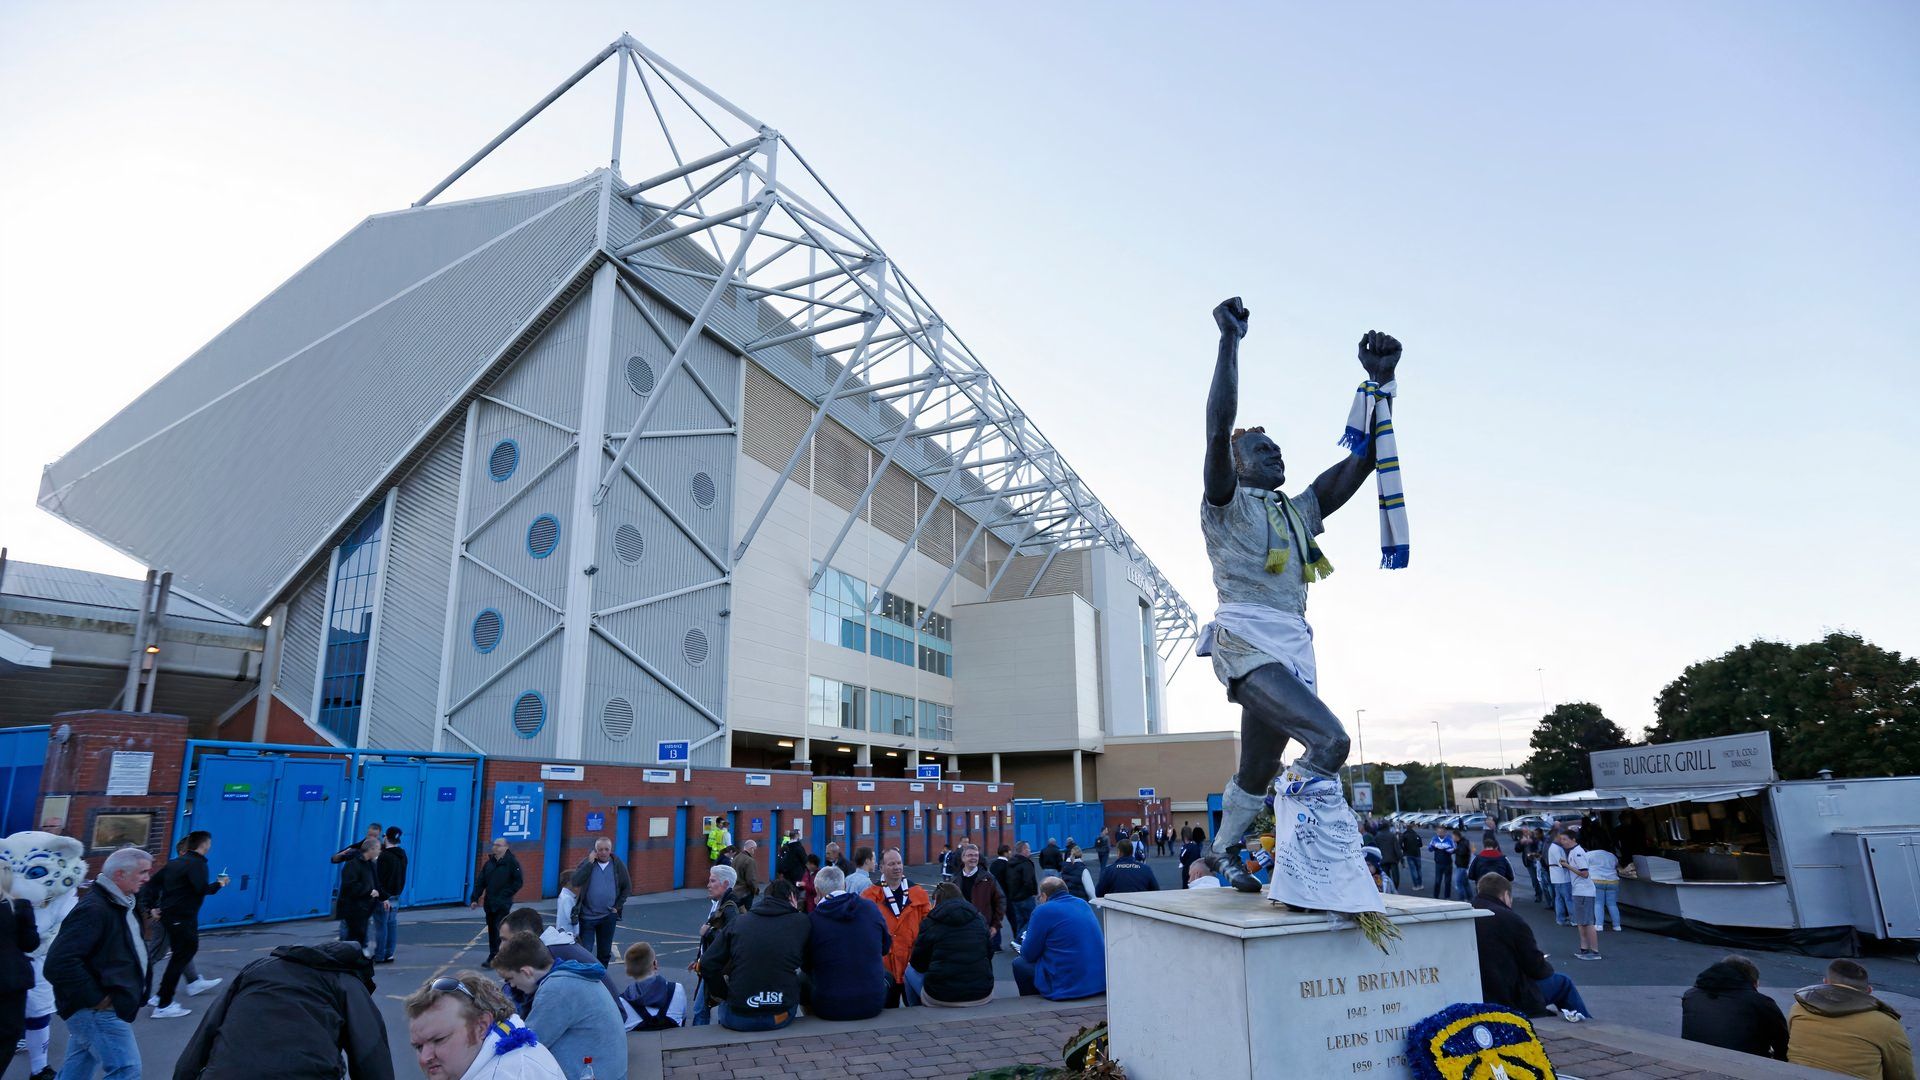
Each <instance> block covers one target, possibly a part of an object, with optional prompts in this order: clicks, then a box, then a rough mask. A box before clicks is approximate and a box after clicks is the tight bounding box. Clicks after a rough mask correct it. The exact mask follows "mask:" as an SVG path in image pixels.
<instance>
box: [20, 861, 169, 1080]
mask: <svg viewBox="0 0 1920 1080" xmlns="http://www.w3.org/2000/svg"><path fill="white" fill-rule="evenodd" d="M152 874H153V856H151V855H149V854H147V853H146V852H144V851H141V850H140V849H139V848H121V849H120V850H119V851H116V852H114V853H113V854H111V855H109V856H107V861H106V862H105V863H103V864H101V867H100V876H99V877H97V878H95V879H94V881H93V888H91V889H88V890H87V894H86V895H85V896H82V897H81V898H80V902H79V903H77V904H75V905H74V906H73V910H72V911H70V912H68V913H67V917H66V920H65V921H63V922H62V923H61V924H60V934H59V936H58V937H56V938H54V939H53V947H52V948H50V949H49V950H48V951H47V960H46V965H45V967H44V968H43V971H44V974H45V975H46V979H47V982H49V983H51V984H52V985H53V1003H54V1011H56V1012H58V1013H59V1014H60V1018H61V1019H63V1020H65V1021H66V1022H67V1060H66V1064H64V1065H62V1066H61V1068H60V1071H61V1072H62V1073H63V1074H66V1075H69V1076H78V1077H85V1078H89V1080H90V1078H91V1077H92V1076H93V1071H94V1069H95V1068H102V1069H105V1070H106V1072H107V1074H108V1075H110V1076H122V1075H131V1076H136V1077H137V1076H139V1075H140V1047H139V1046H138V1045H137V1044H136V1043H135V1042H134V1039H133V1019H134V1017H135V1016H137V1015H139V1012H140V1002H141V1001H142V1000H143V999H144V998H145V997H146V994H147V948H146V945H145V943H144V942H142V941H141V937H140V924H139V920H138V919H137V918H136V917H135V915H134V913H133V898H134V896H135V895H137V894H138V893H139V892H140V886H142V885H145V884H146V883H147V878H148V877H150V876H152Z"/></svg>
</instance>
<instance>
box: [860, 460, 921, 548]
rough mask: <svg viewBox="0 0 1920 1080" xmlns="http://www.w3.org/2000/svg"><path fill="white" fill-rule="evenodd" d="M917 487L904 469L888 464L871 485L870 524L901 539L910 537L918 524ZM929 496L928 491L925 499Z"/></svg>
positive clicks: (896, 538)
mask: <svg viewBox="0 0 1920 1080" xmlns="http://www.w3.org/2000/svg"><path fill="white" fill-rule="evenodd" d="M918 486H919V485H917V484H915V483H914V482H913V477H912V476H911V475H910V474H908V472H907V471H906V470H905V469H902V468H900V467H899V466H897V465H889V466H887V471H886V472H883V473H881V474H880V482H879V483H878V484H876V485H874V488H873V497H872V500H871V503H872V511H871V514H870V516H871V517H872V518H873V527H874V528H876V529H879V530H880V531H881V532H883V533H886V534H887V535H888V536H891V537H893V538H894V539H895V540H899V541H902V542H904V541H905V540H906V539H907V538H908V537H909V536H912V535H913V527H914V526H915V525H917V524H919V523H920V519H919V517H918V516H917V510H918V508H917V507H916V506H915V505H914V490H913V489H914V488H916V487H918ZM932 499H933V496H932V494H931V493H929V494H928V496H927V500H928V502H931V501H932Z"/></svg>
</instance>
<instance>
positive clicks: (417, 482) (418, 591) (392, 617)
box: [367, 430, 462, 747]
mask: <svg viewBox="0 0 1920 1080" xmlns="http://www.w3.org/2000/svg"><path fill="white" fill-rule="evenodd" d="M461 443H462V437H461V433H460V432H459V431H457V430H456V431H454V432H453V433H451V434H449V435H447V436H445V437H444V438H442V439H441V440H440V442H439V443H438V444H437V445H435V446H434V448H433V449H432V451H430V452H429V453H428V454H427V457H426V460H424V461H422V462H421V463H420V465H419V466H418V467H417V468H415V469H414V470H413V472H412V473H410V474H408V476H407V478H406V479H404V480H402V481H401V482H400V490H399V491H398V492H397V493H395V495H394V500H393V520H392V521H390V522H389V523H388V524H387V537H386V543H387V544H388V545H389V546H388V549H387V565H386V570H385V573H384V574H383V575H382V580H381V593H380V607H379V619H380V652H379V655H378V656H376V657H375V658H374V661H373V672H374V679H373V686H372V687H371V692H372V698H371V700H370V702H369V703H368V706H367V724H368V728H367V732H368V743H369V744H370V745H373V746H396V747H422V746H432V745H433V733H434V727H435V725H434V717H433V712H434V709H435V708H437V707H438V704H437V700H436V698H437V695H438V693H439V688H440V654H441V650H442V649H443V648H444V647H445V643H444V642H443V641H442V640H441V637H442V635H444V634H445V633H446V618H447V570H448V560H449V559H450V558H451V557H452V555H453V519H454V513H455V507H456V504H457V503H458V501H459V498H460V451H461Z"/></svg>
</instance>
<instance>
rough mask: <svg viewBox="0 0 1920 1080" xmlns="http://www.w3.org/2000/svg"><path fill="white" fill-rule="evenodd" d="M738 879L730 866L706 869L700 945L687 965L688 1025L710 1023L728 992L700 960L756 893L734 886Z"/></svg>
mask: <svg viewBox="0 0 1920 1080" xmlns="http://www.w3.org/2000/svg"><path fill="white" fill-rule="evenodd" d="M739 879H740V876H739V875H738V874H737V873H735V872H734V869H733V867H731V866H725V865H721V866H715V867H712V868H711V869H709V870H708V871H707V900H708V901H709V904H708V907H707V917H706V919H705V921H703V922H702V923H701V924H700V948H699V950H698V951H696V952H695V953H694V957H693V962H692V963H690V964H688V965H687V970H688V971H691V972H693V973H694V984H693V1019H692V1021H691V1022H690V1023H688V1024H687V1026H688V1027H705V1026H706V1025H707V1024H708V1023H710V1022H711V1021H710V1020H709V1017H710V1015H711V1009H712V1007H713V1006H712V1004H711V1003H712V1002H713V1001H714V1000H716V999H718V998H723V997H725V996H726V995H725V989H726V988H725V987H723V986H720V985H719V984H717V983H714V982H710V981H708V980H707V978H706V975H705V974H704V973H703V972H702V970H701V967H700V961H701V959H702V958H703V957H705V956H706V955H707V950H709V949H711V948H713V943H714V942H716V941H718V940H720V935H721V934H722V933H724V932H725V931H726V929H727V927H729V926H731V925H733V920H734V919H736V918H738V917H739V915H740V911H741V905H743V904H744V905H747V906H749V907H751V906H752V904H753V897H751V896H749V895H748V894H747V893H745V892H744V891H741V890H739V889H737V888H736V887H735V886H736V885H737V884H738V882H739Z"/></svg>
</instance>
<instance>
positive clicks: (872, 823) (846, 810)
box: [807, 776, 1013, 865]
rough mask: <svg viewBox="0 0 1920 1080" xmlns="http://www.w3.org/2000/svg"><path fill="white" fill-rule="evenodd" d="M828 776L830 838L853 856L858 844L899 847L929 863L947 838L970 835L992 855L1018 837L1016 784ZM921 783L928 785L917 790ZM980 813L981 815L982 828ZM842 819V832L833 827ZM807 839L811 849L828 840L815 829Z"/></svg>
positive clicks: (909, 856) (913, 860)
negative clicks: (1010, 810)
mask: <svg viewBox="0 0 1920 1080" xmlns="http://www.w3.org/2000/svg"><path fill="white" fill-rule="evenodd" d="M823 780H824V782H825V783H826V785H827V815H826V817H827V830H826V832H827V839H828V840H838V841H840V846H841V847H842V849H844V850H845V851H846V853H847V855H848V857H849V858H851V857H852V855H853V850H854V849H855V848H858V847H871V848H873V849H874V850H875V851H876V852H878V851H880V850H883V849H884V848H889V847H899V848H900V849H901V857H902V858H904V859H906V861H907V863H908V864H909V865H912V864H917V863H924V862H928V861H930V858H931V859H938V858H939V857H940V851H941V847H942V845H943V844H945V843H948V842H951V843H954V844H958V843H959V842H960V838H961V837H963V836H967V835H971V836H972V837H973V842H974V843H976V844H978V845H980V847H981V848H982V849H983V850H984V851H986V853H987V857H988V858H992V856H993V852H994V851H995V849H997V848H998V846H999V845H1000V844H1001V843H1011V842H1012V838H1013V826H1012V824H1011V823H1009V822H1008V821H1007V807H1008V805H1009V804H1010V803H1012V801H1013V785H1012V784H986V783H982V782H977V781H964V780H963V781H960V782H958V783H957V784H956V783H946V784H934V783H933V782H931V781H926V782H922V781H914V780H906V779H900V778H895V777H853V776H849V777H832V778H823ZM862 785H871V790H867V791H862V790H860V789H861V786H862ZM915 787H919V788H921V789H922V790H920V791H915V790H913V789H914V788H915ZM989 788H992V789H995V790H988V789H989ZM915 800H919V803H920V817H919V819H918V822H919V828H915V827H914V825H915V818H914V815H913V804H914V801H915ZM868 807H872V809H871V810H869V809H868ZM961 814H964V815H966V817H965V818H964V820H963V819H960V818H959V817H958V815H961ZM976 814H977V815H979V818H978V820H979V828H977V829H976V828H975V825H974V821H975V818H974V815H976ZM836 824H837V825H838V826H839V828H840V829H841V830H842V832H840V833H835V832H834V831H833V829H834V827H835V826H836ZM809 829H811V824H810V825H809ZM1003 836H1004V838H1005V839H1004V840H1003V839H1002V837H1003ZM807 844H808V850H813V849H814V848H817V847H821V846H824V845H820V844H815V843H814V842H813V837H812V835H811V833H809V835H808V837H807Z"/></svg>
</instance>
